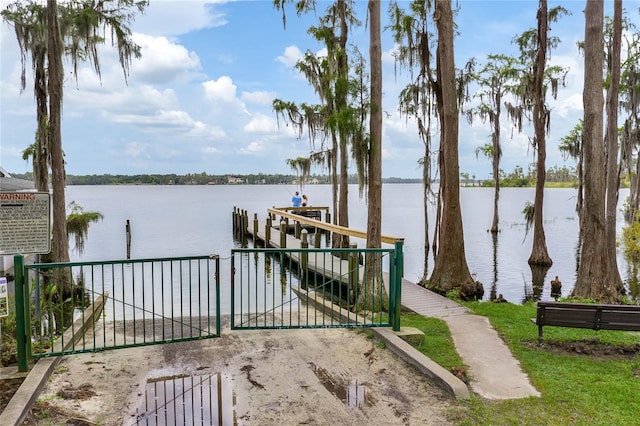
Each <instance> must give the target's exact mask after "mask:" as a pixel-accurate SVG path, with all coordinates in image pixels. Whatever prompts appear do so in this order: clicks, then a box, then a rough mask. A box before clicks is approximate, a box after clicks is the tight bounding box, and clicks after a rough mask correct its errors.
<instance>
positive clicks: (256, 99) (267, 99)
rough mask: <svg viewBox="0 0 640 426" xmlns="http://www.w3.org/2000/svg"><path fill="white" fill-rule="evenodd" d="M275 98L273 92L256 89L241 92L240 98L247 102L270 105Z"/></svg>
mask: <svg viewBox="0 0 640 426" xmlns="http://www.w3.org/2000/svg"><path fill="white" fill-rule="evenodd" d="M275 98H276V93H275V92H267V91H256V92H242V96H241V99H242V100H243V101H244V102H246V103H249V104H257V105H271V103H272V102H273V100H274V99H275Z"/></svg>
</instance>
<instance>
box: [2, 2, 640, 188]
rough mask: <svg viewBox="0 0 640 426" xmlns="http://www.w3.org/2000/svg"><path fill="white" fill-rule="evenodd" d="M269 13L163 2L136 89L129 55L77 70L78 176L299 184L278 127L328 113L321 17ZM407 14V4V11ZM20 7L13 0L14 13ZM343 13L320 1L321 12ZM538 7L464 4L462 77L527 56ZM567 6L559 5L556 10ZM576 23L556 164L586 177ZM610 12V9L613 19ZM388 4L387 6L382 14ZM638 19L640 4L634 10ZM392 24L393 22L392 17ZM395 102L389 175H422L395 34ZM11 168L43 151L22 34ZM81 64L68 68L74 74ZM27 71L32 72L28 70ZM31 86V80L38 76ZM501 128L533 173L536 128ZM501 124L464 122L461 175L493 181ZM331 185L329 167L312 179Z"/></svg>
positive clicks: (567, 22) (6, 137)
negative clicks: (286, 120) (302, 62)
mask: <svg viewBox="0 0 640 426" xmlns="http://www.w3.org/2000/svg"><path fill="white" fill-rule="evenodd" d="M272 3H273V2H272V1H271V0H264V1H222V0H213V1H206V0H203V1H190V0H187V1H172V0H151V4H150V6H149V7H148V9H147V12H146V14H145V15H143V16H138V17H137V18H136V20H135V22H134V23H133V24H132V29H133V31H134V40H135V41H136V43H138V44H139V45H140V46H141V47H142V58H141V59H140V60H135V61H134V62H133V64H132V67H131V73H130V77H129V80H128V84H126V82H125V79H124V77H123V74H122V70H121V69H120V68H119V64H118V63H117V55H116V52H115V51H114V50H113V49H112V48H111V47H110V44H107V45H106V46H105V47H104V48H102V49H101V61H102V79H101V80H100V79H98V77H97V76H96V74H95V73H94V72H93V71H92V69H91V68H89V67H87V66H83V67H82V68H81V69H80V71H79V78H78V82H77V83H76V81H75V80H74V79H73V78H72V77H71V75H70V74H69V72H68V71H67V79H66V85H65V94H64V113H63V129H62V130H63V149H64V151H65V159H66V162H67V166H66V168H67V173H70V174H103V173H110V174H145V173H178V174H186V173H202V172H206V173H208V174H234V173H236V174H249V173H261V172H262V173H286V174H288V173H291V174H293V173H294V172H293V171H292V170H291V169H290V168H289V166H287V164H286V159H288V158H295V157H298V156H306V155H308V153H309V151H310V148H309V142H308V139H307V138H306V137H304V136H303V137H302V138H301V139H298V138H297V136H296V134H295V133H294V132H293V131H292V129H290V128H288V127H286V126H283V125H282V123H281V125H280V126H278V124H277V120H276V116H275V114H274V112H273V110H272V108H271V102H272V101H273V99H275V98H279V99H283V100H287V101H295V102H298V103H300V102H309V103H315V102H316V101H317V98H316V97H315V95H314V93H313V90H312V89H311V88H310V86H309V85H308V84H307V82H306V81H305V80H304V79H303V78H302V77H301V76H300V75H299V74H298V73H297V72H296V71H295V70H294V64H295V62H296V60H298V59H299V58H300V57H301V55H302V54H303V53H304V52H305V51H307V50H310V51H313V52H318V51H320V49H321V46H319V45H318V44H317V43H316V42H315V41H313V40H312V39H311V38H310V37H309V36H308V35H307V32H306V30H307V28H308V27H309V26H310V25H313V24H315V23H316V22H317V17H316V16H314V15H309V16H306V17H303V18H299V17H297V16H296V14H295V11H294V9H293V8H292V7H289V8H288V10H287V27H286V29H284V28H283V25H282V16H281V14H280V12H279V11H277V10H275V9H274V8H273V6H272ZM399 3H400V5H404V6H406V5H408V2H402V1H400V2H399ZM7 4H8V2H7V1H6V0H0V5H2V7H3V8H4V7H6V5H7ZM329 4H330V2H328V1H319V2H318V14H322V13H323V12H324V10H325V9H326V7H327V6H328V5H329ZM366 4H367V2H366V1H358V2H357V3H356V8H357V12H358V16H359V19H360V20H361V21H362V23H363V25H362V26H361V27H359V28H356V29H355V30H354V31H355V32H354V33H353V35H352V37H351V41H352V42H353V43H356V44H357V45H358V47H359V49H360V51H361V52H363V53H364V54H365V55H368V46H367V40H368V34H367V28H366V27H365V25H364V24H365V23H366ZM537 4H538V2H537V1H529V0H525V1H482V0H474V1H471V0H465V1H460V3H459V5H460V11H459V14H458V17H457V18H456V22H457V25H458V31H459V33H460V34H459V36H458V38H457V39H456V45H455V49H456V66H458V67H461V66H463V65H464V63H465V62H466V61H467V60H468V59H469V58H471V57H476V58H477V59H478V60H479V61H480V62H482V61H483V60H484V59H485V58H486V55H487V54H489V53H506V54H511V55H515V54H516V50H515V47H514V46H513V45H512V44H511V40H512V39H513V37H514V36H516V35H518V34H521V33H522V32H523V31H525V30H527V29H529V28H532V27H535V25H536V22H535V15H536V9H537ZM557 4H558V2H550V3H549V6H550V7H553V6H555V5H557ZM561 4H562V5H563V6H565V7H566V8H568V9H570V10H571V12H572V15H571V16H568V17H564V18H562V20H561V21H560V22H558V23H556V24H554V25H553V26H552V33H553V34H554V35H557V36H559V37H560V38H561V39H562V43H561V45H560V46H559V48H558V49H557V50H556V51H554V52H552V55H551V62H552V63H555V64H560V65H563V66H566V67H569V69H570V71H569V74H568V80H567V87H564V88H562V89H561V90H560V93H559V97H558V100H557V101H552V100H551V99H550V100H549V104H550V105H551V107H552V108H553V110H552V118H551V120H552V121H551V126H552V130H551V134H550V136H549V137H548V154H547V165H548V166H554V165H558V166H560V167H561V166H563V165H567V166H573V165H574V164H573V162H572V161H571V160H569V161H567V162H565V161H564V160H563V159H562V157H561V155H560V153H559V152H558V150H557V149H556V146H557V144H558V142H559V140H560V138H561V137H563V136H565V135H566V134H567V133H568V132H569V130H570V129H571V128H572V127H573V126H574V125H575V124H576V123H577V120H578V119H579V118H580V117H581V115H582V99H581V93H582V69H583V63H582V56H581V55H580V54H579V52H578V50H577V48H576V42H577V41H578V40H581V39H582V38H583V33H584V24H583V22H584V15H583V13H582V10H583V8H584V2H583V1H564V2H561ZM610 6H611V2H607V8H610ZM387 7H388V2H386V1H383V2H382V10H383V16H384V15H386V10H387ZM624 7H625V9H626V10H627V11H628V12H629V13H630V17H632V19H633V20H634V21H636V22H637V21H638V19H637V17H638V8H639V7H640V2H639V1H625V3H624ZM383 20H384V21H386V19H384V17H383ZM382 38H383V74H384V83H383V86H384V87H383V92H384V100H383V102H384V109H385V111H386V112H387V115H385V121H384V130H383V169H382V170H383V171H382V173H383V176H384V177H403V178H411V177H419V176H421V171H420V169H419V168H418V165H417V160H418V158H420V156H421V155H422V153H423V147H422V143H421V142H420V141H419V139H418V137H417V133H416V128H415V125H414V124H413V123H412V122H407V120H406V119H405V118H404V117H401V116H400V115H399V114H398V112H397V105H398V101H397V96H398V93H399V91H400V90H401V89H402V87H403V86H404V85H405V84H406V82H407V80H406V78H407V73H406V72H400V73H398V72H397V71H396V67H395V65H394V61H393V56H392V52H393V50H394V45H393V40H392V37H391V34H390V32H389V31H383V33H382ZM0 43H1V45H2V57H1V59H2V61H1V63H0V137H1V139H0V165H2V167H4V168H5V169H6V170H8V171H9V172H13V173H24V172H27V171H30V164H29V163H27V162H25V161H24V160H22V151H23V150H24V149H25V147H27V146H28V145H29V144H31V143H32V141H33V136H34V133H35V102H34V98H33V89H32V82H31V81H30V80H29V81H27V89H26V90H25V91H24V92H23V93H20V87H19V82H20V78H19V72H20V63H19V51H18V46H17V42H16V40H15V35H14V33H13V29H12V28H11V27H10V26H9V25H8V24H6V23H4V22H2V24H1V27H0ZM67 65H68V64H67ZM28 71H30V70H29V69H28ZM27 76H28V78H30V77H31V75H30V73H29V72H28V74H27ZM511 134H512V131H511V127H510V124H509V123H508V122H507V120H506V117H504V119H503V123H502V135H503V147H504V148H503V150H504V153H503V160H502V169H504V170H505V171H511V170H513V169H514V167H515V166H516V165H520V166H522V167H524V168H525V169H526V168H527V167H528V165H529V164H530V163H532V162H533V161H534V157H533V151H532V150H531V148H530V146H529V142H528V141H529V137H530V136H531V135H532V130H531V128H526V129H525V131H524V133H523V134H521V135H518V134H515V133H514V134H513V136H512V137H511ZM488 138H489V128H488V125H485V124H482V123H481V122H480V121H476V122H474V124H473V126H470V125H469V124H468V123H467V122H466V121H465V120H464V119H461V120H460V170H461V172H467V173H469V174H471V175H475V176H476V177H477V178H488V177H489V176H490V173H491V167H490V164H489V161H488V160H487V159H485V158H479V159H477V158H476V155H475V149H476V148H477V147H479V146H481V145H484V144H485V143H486V142H487V141H488V140H489V139H488ZM313 172H315V173H324V170H322V169H315V170H313Z"/></svg>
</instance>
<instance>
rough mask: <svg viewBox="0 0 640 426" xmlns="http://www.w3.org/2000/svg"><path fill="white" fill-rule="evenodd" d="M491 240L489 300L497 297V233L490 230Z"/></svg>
mask: <svg viewBox="0 0 640 426" xmlns="http://www.w3.org/2000/svg"><path fill="white" fill-rule="evenodd" d="M491 242H492V243H493V281H492V283H491V291H490V292H489V300H496V298H497V297H498V295H497V292H498V233H497V232H491Z"/></svg>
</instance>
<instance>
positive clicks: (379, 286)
mask: <svg viewBox="0 0 640 426" xmlns="http://www.w3.org/2000/svg"><path fill="white" fill-rule="evenodd" d="M231 262H232V278H231V280H232V290H231V292H232V293H231V300H232V301H231V328H232V329H247V328H248V329H266V328H327V327H389V326H392V327H393V328H394V330H399V329H400V296H401V295H400V291H401V290H400V289H401V279H402V275H401V265H402V243H401V242H398V243H397V245H396V247H395V248H388V249H358V248H349V249H331V248H328V249H317V248H303V249H281V248H253V249H250V248H246V249H234V250H232V252H231ZM367 263H368V264H369V265H368V267H367Z"/></svg>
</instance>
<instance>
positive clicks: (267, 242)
mask: <svg viewBox="0 0 640 426" xmlns="http://www.w3.org/2000/svg"><path fill="white" fill-rule="evenodd" d="M264 246H265V247H269V246H271V215H268V216H267V224H266V225H265V227H264Z"/></svg>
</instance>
